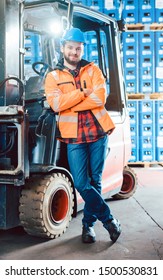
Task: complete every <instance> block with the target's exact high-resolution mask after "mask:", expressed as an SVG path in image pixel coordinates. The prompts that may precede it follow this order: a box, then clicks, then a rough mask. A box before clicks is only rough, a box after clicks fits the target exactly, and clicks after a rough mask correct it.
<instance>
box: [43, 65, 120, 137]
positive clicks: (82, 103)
mask: <svg viewBox="0 0 163 280" xmlns="http://www.w3.org/2000/svg"><path fill="white" fill-rule="evenodd" d="M79 75H80V82H81V87H84V84H86V87H87V88H91V89H93V92H92V93H91V94H90V95H89V96H87V97H85V96H84V93H83V91H82V90H80V89H76V85H75V81H74V78H73V76H72V75H71V74H70V73H69V71H68V70H66V69H63V70H60V69H56V70H54V71H52V72H50V73H48V74H47V77H46V79H45V93H46V98H47V102H48V103H49V105H50V107H51V108H52V109H53V110H54V112H57V113H59V118H58V127H59V130H60V133H61V137H62V138H76V137H77V130H78V112H79V111H84V110H91V111H92V113H93V114H94V116H95V117H96V119H97V120H98V122H99V123H100V125H101V126H102V128H103V129H104V131H105V132H108V131H109V130H112V129H114V128H115V126H114V123H113V121H112V119H111V118H110V116H109V114H108V112H107V110H106V109H105V107H104V105H105V102H106V86H105V79H104V77H103V75H102V72H101V70H100V69H99V68H98V67H97V66H96V65H95V64H94V63H93V62H91V63H89V64H87V65H85V66H84V67H81V68H80V73H79ZM55 89H60V90H61V93H57V92H55Z"/></svg>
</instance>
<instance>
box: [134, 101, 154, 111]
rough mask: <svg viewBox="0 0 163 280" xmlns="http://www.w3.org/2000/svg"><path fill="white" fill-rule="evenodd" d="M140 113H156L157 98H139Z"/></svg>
mask: <svg viewBox="0 0 163 280" xmlns="http://www.w3.org/2000/svg"><path fill="white" fill-rule="evenodd" d="M138 103H139V105H138V106H139V113H154V112H155V100H139V101H138Z"/></svg>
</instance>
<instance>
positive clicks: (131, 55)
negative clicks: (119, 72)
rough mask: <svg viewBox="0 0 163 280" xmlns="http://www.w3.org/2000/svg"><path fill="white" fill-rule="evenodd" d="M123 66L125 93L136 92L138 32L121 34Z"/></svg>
mask: <svg viewBox="0 0 163 280" xmlns="http://www.w3.org/2000/svg"><path fill="white" fill-rule="evenodd" d="M122 42H123V66H124V76H125V83H126V92H127V93H137V92H138V79H137V77H138V32H134V31H131V32H130V31H129V32H123V33H122Z"/></svg>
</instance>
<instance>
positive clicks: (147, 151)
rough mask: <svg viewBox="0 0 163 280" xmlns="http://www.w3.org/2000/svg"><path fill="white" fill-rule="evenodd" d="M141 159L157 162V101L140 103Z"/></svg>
mask: <svg viewBox="0 0 163 280" xmlns="http://www.w3.org/2000/svg"><path fill="white" fill-rule="evenodd" d="M139 159H140V161H155V159H156V157H155V101H153V100H141V101H139Z"/></svg>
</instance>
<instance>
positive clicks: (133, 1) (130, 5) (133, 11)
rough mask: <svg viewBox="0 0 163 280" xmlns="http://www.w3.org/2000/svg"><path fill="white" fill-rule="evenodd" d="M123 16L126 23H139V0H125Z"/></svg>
mask: <svg viewBox="0 0 163 280" xmlns="http://www.w3.org/2000/svg"><path fill="white" fill-rule="evenodd" d="M122 17H123V19H124V20H125V22H126V24H136V23H138V1H137V0H123V12H122Z"/></svg>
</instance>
